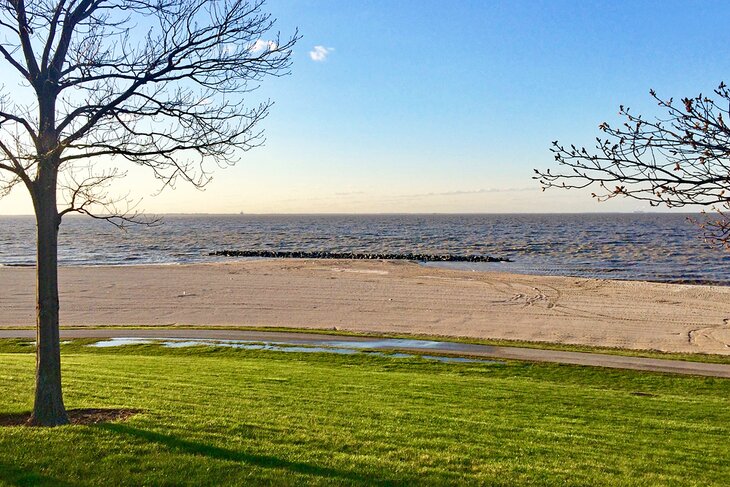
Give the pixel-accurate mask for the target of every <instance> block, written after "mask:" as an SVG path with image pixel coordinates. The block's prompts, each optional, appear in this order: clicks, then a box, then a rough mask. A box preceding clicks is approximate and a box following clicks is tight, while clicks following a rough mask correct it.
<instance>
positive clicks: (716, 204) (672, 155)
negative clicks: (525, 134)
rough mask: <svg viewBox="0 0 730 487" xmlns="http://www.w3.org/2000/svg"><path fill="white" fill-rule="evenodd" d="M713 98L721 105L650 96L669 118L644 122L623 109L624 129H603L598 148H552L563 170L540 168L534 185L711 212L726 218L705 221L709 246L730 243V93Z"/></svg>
mask: <svg viewBox="0 0 730 487" xmlns="http://www.w3.org/2000/svg"><path fill="white" fill-rule="evenodd" d="M714 94H715V96H716V98H715V99H713V98H710V97H706V96H703V95H701V94H700V95H698V96H696V97H694V98H684V99H682V100H681V101H680V102H679V103H677V102H675V101H674V100H673V99H671V98H670V99H662V98H660V97H659V96H658V95H657V94H656V93H655V92H654V91H653V90H651V91H650V95H651V97H652V98H653V99H654V101H655V102H656V103H657V105H658V106H659V108H660V109H661V110H662V111H663V112H664V116H663V118H654V119H645V118H644V117H642V116H641V115H635V114H634V113H632V112H631V111H630V109H629V108H627V107H624V106H621V107H620V110H619V114H620V115H621V116H622V117H623V119H624V121H623V123H622V124H620V125H618V126H615V127H614V126H612V125H609V124H608V123H606V122H604V123H602V124H600V125H599V129H600V130H601V131H602V132H603V133H604V134H605V137H603V138H600V137H599V138H596V144H595V147H594V149H593V150H591V151H589V150H587V149H586V148H585V147H580V148H579V147H576V146H574V145H570V146H565V145H563V144H561V143H559V142H558V141H555V142H553V147H552V149H551V151H552V152H553V154H554V156H555V161H556V162H557V163H558V165H559V166H560V168H561V169H562V170H561V171H560V172H555V173H554V172H552V171H551V170H550V169H547V170H545V171H540V170H537V169H535V173H536V176H535V177H534V179H537V180H539V181H540V184H542V186H543V189H547V188H553V187H557V188H563V189H576V188H577V189H581V188H589V187H590V188H594V189H595V191H594V192H593V197H594V198H596V199H597V200H599V201H605V200H609V199H612V198H616V197H619V196H621V197H628V198H632V199H635V200H640V201H646V202H647V203H649V204H650V205H652V206H658V205H664V206H667V207H670V208H678V207H684V206H688V205H700V206H705V207H712V208H714V209H715V210H717V211H718V213H717V214H718V215H719V217H720V218H719V220H717V221H714V222H711V221H706V222H704V223H702V222H698V223H700V225H701V226H705V228H706V229H708V230H709V229H714V230H712V231H709V232H707V233H706V235H705V236H706V238H707V239H708V240H711V241H715V242H719V243H721V244H723V245H726V246H727V245H730V240H728V232H727V231H726V230H727V228H728V223H727V221H726V215H725V213H723V212H722V211H721V209H722V208H728V207H729V206H728V205H729V204H730V127H728V125H727V120H728V119H730V91H729V90H728V88H727V86H726V85H725V83H721V84H720V85H719V86H718V88H717V89H716V90H715V92H714Z"/></svg>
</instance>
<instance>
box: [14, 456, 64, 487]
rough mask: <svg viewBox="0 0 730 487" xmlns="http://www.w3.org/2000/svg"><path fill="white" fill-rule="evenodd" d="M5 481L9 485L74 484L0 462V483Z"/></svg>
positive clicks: (62, 485)
mask: <svg viewBox="0 0 730 487" xmlns="http://www.w3.org/2000/svg"><path fill="white" fill-rule="evenodd" d="M2 482H5V483H7V484H9V485H18V486H21V485H33V486H36V485H49V486H54V487H56V486H58V487H70V486H72V485H74V484H71V483H69V482H66V481H64V480H60V479H57V478H54V477H51V476H48V475H44V474H42V473H39V472H34V471H33V470H32V469H24V468H21V467H18V466H17V465H13V464H9V463H4V462H0V483H2Z"/></svg>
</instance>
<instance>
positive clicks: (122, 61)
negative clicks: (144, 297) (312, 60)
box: [0, 0, 298, 425]
mask: <svg viewBox="0 0 730 487" xmlns="http://www.w3.org/2000/svg"><path fill="white" fill-rule="evenodd" d="M263 3H264V2H263V0H251V1H244V0H33V1H32V2H31V1H25V0H3V1H2V2H0V63H4V66H5V74H6V79H7V77H8V76H11V73H12V76H14V78H12V79H13V81H11V82H8V83H6V85H5V86H4V87H3V90H4V91H3V92H2V93H0V196H2V195H4V194H7V193H8V192H9V191H10V190H11V189H12V188H13V187H14V186H16V185H23V186H25V187H26V188H27V190H28V191H29V193H30V196H31V198H32V200H33V205H34V208H35V213H36V220H37V227H38V354H37V374H36V405H35V408H34V416H33V418H34V421H35V422H36V423H37V424H47V425H54V424H62V423H64V422H66V421H67V419H66V414H65V411H64V408H63V401H62V397H61V390H60V366H59V364H60V356H59V347H58V343H57V342H58V289H57V257H56V255H57V233H58V227H59V225H60V222H61V218H62V217H63V216H64V215H66V214H68V213H74V212H75V213H82V214H86V215H90V216H93V217H96V218H103V219H106V220H109V221H112V222H115V223H117V224H119V223H123V222H124V221H127V220H132V221H134V220H136V219H137V215H136V214H135V213H130V212H129V208H128V207H127V206H126V205H125V204H122V205H121V206H120V205H119V203H120V201H119V199H117V198H114V197H112V196H111V193H110V191H109V185H110V184H111V182H112V181H113V180H114V179H115V178H117V177H120V176H123V175H124V173H125V169H124V165H125V164H134V165H138V166H144V167H146V168H148V169H149V170H150V171H151V173H152V174H153V175H154V177H156V178H157V179H159V180H160V185H161V187H165V186H173V185H174V184H175V183H176V182H177V181H179V180H183V181H186V182H188V183H190V184H193V185H195V186H199V187H200V186H203V185H205V184H206V182H207V181H208V180H209V171H210V169H211V168H212V167H215V166H225V165H230V164H233V163H235V162H236V161H237V160H238V158H239V157H240V156H241V154H242V152H244V151H246V150H249V149H251V148H253V147H256V146H258V145H260V144H261V143H262V140H263V139H262V132H261V129H260V127H259V122H261V120H263V119H264V118H265V117H266V116H267V113H268V111H269V108H270V106H271V102H269V101H261V102H258V103H254V104H252V105H251V104H249V102H248V98H249V97H250V96H251V92H252V91H253V90H255V89H256V88H257V87H258V86H259V84H260V82H262V81H263V79H264V78H265V77H267V76H282V75H285V74H287V73H288V72H289V68H290V64H291V52H292V47H293V46H294V44H295V42H296V40H297V38H298V35H297V34H296V33H294V35H293V36H291V37H287V38H284V39H282V38H281V37H280V36H279V34H278V33H275V32H274V31H273V27H274V20H273V19H272V17H271V16H270V15H269V14H267V13H265V12H263V10H262V9H263V6H264V5H263ZM10 83H14V84H10ZM122 203H124V201H122Z"/></svg>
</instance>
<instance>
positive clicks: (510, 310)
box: [0, 259, 730, 355]
mask: <svg viewBox="0 0 730 487" xmlns="http://www.w3.org/2000/svg"><path fill="white" fill-rule="evenodd" d="M34 272H35V270H34V269H32V268H11V267H0V327H8V326H31V325H33V323H34V306H35V305H34V296H35V286H34ZM60 280H61V319H62V324H63V325H67V326H70V325H170V324H177V325H250V326H288V327H303V328H334V327H336V328H337V329H340V330H352V331H371V332H399V333H424V334H430V335H449V336H465V337H478V338H499V339H510V340H530V341H547V342H556V343H570V344H583V345H598V346H608V347H622V348H635V349H656V350H663V351H672V352H705V353H720V354H725V355H730V325H729V324H728V320H730V287H720V286H690V285H677V284H657V283H647V282H631V281H611V280H604V279H579V278H571V277H546V276H528V275H517V274H505V273H492V272H488V273H487V272H469V271H453V270H446V269H438V268H433V267H424V266H421V265H419V264H415V263H410V262H380V261H378V262H370V261H325V260H296V259H292V260H289V259H285V260H252V261H245V262H231V263H223V264H197V265H180V266H178V265H169V266H129V267H66V268H62V269H61V270H60Z"/></svg>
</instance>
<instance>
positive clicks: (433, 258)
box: [208, 250, 512, 262]
mask: <svg viewBox="0 0 730 487" xmlns="http://www.w3.org/2000/svg"><path fill="white" fill-rule="evenodd" d="M208 255H211V256H216V257H269V258H276V259H356V260H413V261H417V262H512V261H511V260H509V259H506V258H503V257H492V256H490V255H458V254H439V255H433V254H414V253H407V254H388V253H378V252H328V251H326V250H323V251H315V252H304V251H282V250H218V251H216V252H210V253H209V254H208Z"/></svg>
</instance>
